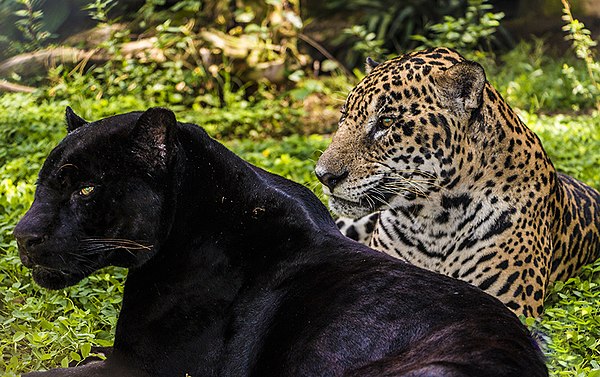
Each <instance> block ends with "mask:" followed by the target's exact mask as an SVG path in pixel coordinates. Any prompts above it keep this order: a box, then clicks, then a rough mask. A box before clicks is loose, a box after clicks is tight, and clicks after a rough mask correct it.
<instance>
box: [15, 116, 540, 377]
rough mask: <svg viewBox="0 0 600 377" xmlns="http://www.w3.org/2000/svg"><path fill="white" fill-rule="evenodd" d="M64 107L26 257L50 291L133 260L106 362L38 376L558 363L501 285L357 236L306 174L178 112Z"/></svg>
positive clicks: (26, 234)
mask: <svg viewBox="0 0 600 377" xmlns="http://www.w3.org/2000/svg"><path fill="white" fill-rule="evenodd" d="M67 120H68V129H69V133H68V135H67V136H66V137H65V139H64V140H63V141H62V142H61V143H60V144H59V145H58V146H57V147H56V148H55V149H54V150H53V151H52V152H51V153H50V155H49V156H48V159H47V160H46V162H45V164H44V166H43V168H42V170H41V172H40V174H39V183H38V187H37V191H36V195H35V200H34V202H33V204H32V207H31V209H30V210H29V211H28V212H27V214H26V215H25V216H24V217H23V219H22V220H21V221H20V223H19V224H18V225H17V227H16V228H15V232H14V233H15V237H16V238H17V241H18V245H19V250H20V254H21V259H22V261H23V263H24V264H25V265H26V266H28V267H30V268H32V271H33V277H34V279H35V281H36V282H37V283H38V284H40V285H42V286H44V287H47V288H51V289H60V288H62V287H65V286H68V285H72V284H75V283H77V282H78V281H79V280H81V279H82V278H84V277H85V276H87V275H89V274H91V273H92V272H93V271H95V270H97V269H99V268H101V267H104V266H108V265H117V266H124V267H129V274H128V277H127V281H126V284H125V291H124V297H123V306H122V310H121V313H120V316H119V320H118V324H117V330H116V335H115V343H114V349H113V352H112V354H111V355H110V356H109V357H108V359H107V360H106V361H102V362H93V363H89V364H87V365H84V366H80V367H74V368H67V369H54V370H51V371H48V372H41V373H39V374H38V373H33V374H31V375H35V376H38V375H40V376H182V377H183V376H185V375H186V373H187V374H188V375H190V376H194V377H197V376H202V377H206V376H392V375H393V376H546V375H547V370H546V367H545V365H544V361H543V358H542V356H541V354H540V352H539V349H538V348H537V346H536V344H535V342H534V341H533V340H532V339H531V337H530V335H529V333H528V331H527V329H526V328H525V327H524V326H523V325H522V324H521V323H520V322H519V320H518V319H517V318H516V317H515V315H514V314H512V313H511V312H510V311H509V310H508V309H506V308H505V307H504V306H503V305H502V304H501V303H500V302H499V301H498V300H496V299H494V298H492V297H491V296H488V295H486V294H484V293H483V292H481V291H480V290H478V289H477V288H474V287H472V286H470V285H469V284H467V283H463V282H460V281H457V280H455V279H452V278H449V277H445V276H442V275H437V274H434V273H432V272H428V271H425V270H422V269H419V268H417V267H414V266H411V265H408V264H405V263H403V262H400V261H398V260H396V259H394V258H392V257H389V256H386V255H384V254H382V253H379V252H375V251H373V250H371V249H369V248H367V247H366V246H363V245H361V244H359V243H356V242H354V241H352V240H350V239H348V238H346V237H344V236H343V235H341V234H340V233H339V231H338V230H337V227H336V225H335V223H334V222H333V220H332V219H331V218H330V216H329V213H328V212H327V210H326V208H325V207H324V206H323V205H322V204H321V202H320V201H319V200H318V199H317V198H316V197H315V196H314V195H313V194H312V193H311V192H310V191H309V190H308V189H306V188H305V187H303V186H301V185H298V184H295V183H293V182H290V181H288V180H286V179H284V178H282V177H279V176H276V175H273V174H269V173H267V172H265V171H263V170H261V169H259V168H257V167H254V166H252V165H250V164H248V163H247V162H245V161H243V160H241V159H240V158H238V157H236V156H235V155H234V154H233V153H231V152H230V151H228V150H227V149H226V148H224V147H223V146H222V145H221V144H219V143H218V142H216V141H215V140H213V139H211V138H210V137H209V136H208V135H207V134H206V133H205V132H204V131H203V130H202V129H201V128H199V127H197V126H195V125H191V124H182V123H178V122H177V121H176V119H175V116H174V115H173V113H172V112H170V111H169V110H166V109H161V108H152V109H149V110H147V111H146V112H143V113H141V112H135V113H129V114H123V115H117V116H113V117H110V118H107V119H103V120H100V121H97V122H93V123H87V122H85V121H84V120H82V119H81V118H79V117H78V116H76V115H75V114H74V113H73V112H72V111H71V110H70V109H67Z"/></svg>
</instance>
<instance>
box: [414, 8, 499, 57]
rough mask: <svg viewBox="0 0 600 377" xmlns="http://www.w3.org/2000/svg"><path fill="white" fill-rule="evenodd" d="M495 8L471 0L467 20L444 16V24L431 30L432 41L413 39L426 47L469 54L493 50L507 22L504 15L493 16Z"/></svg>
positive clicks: (422, 36)
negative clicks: (500, 28) (496, 35)
mask: <svg viewBox="0 0 600 377" xmlns="http://www.w3.org/2000/svg"><path fill="white" fill-rule="evenodd" d="M493 8H494V7H493V6H492V5H491V4H488V3H487V0H469V5H468V7H467V10H466V12H465V14H464V16H462V17H453V16H449V15H448V16H444V21H443V22H441V23H437V24H433V25H430V26H427V31H428V32H429V33H430V34H431V35H432V36H431V37H427V36H425V35H413V36H412V38H413V39H414V40H416V41H419V42H421V43H422V44H423V45H424V46H426V47H438V46H445V47H450V48H456V49H460V50H463V51H468V50H476V49H477V47H478V46H480V45H482V44H483V45H484V46H486V47H488V49H489V48H490V47H491V46H490V43H491V40H492V38H493V34H494V33H495V32H496V30H497V28H498V26H500V20H501V19H502V18H504V13H502V12H499V13H492V12H491V11H492V9H493Z"/></svg>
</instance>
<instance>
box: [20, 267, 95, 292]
mask: <svg viewBox="0 0 600 377" xmlns="http://www.w3.org/2000/svg"><path fill="white" fill-rule="evenodd" d="M31 275H32V276H33V280H34V281H35V282H36V283H37V284H38V285H40V286H41V287H44V288H48V289H62V288H65V287H68V286H71V285H74V284H76V283H78V282H79V281H80V280H81V279H83V278H84V276H77V275H75V274H73V273H70V272H66V271H62V270H57V269H54V268H49V267H42V266H34V267H33V268H32V270H31Z"/></svg>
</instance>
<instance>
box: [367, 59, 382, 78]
mask: <svg viewBox="0 0 600 377" xmlns="http://www.w3.org/2000/svg"><path fill="white" fill-rule="evenodd" d="M378 65H379V63H378V62H376V61H375V60H373V59H371V57H369V56H368V57H367V61H365V72H366V73H367V75H368V74H369V73H371V71H372V70H373V68H375V67H377V66H378Z"/></svg>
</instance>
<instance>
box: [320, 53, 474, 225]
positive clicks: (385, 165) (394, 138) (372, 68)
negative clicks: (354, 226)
mask: <svg viewBox="0 0 600 377" xmlns="http://www.w3.org/2000/svg"><path fill="white" fill-rule="evenodd" d="M367 72H368V74H367V76H366V77H365V78H364V79H363V80H362V81H361V82H360V83H359V84H358V85H357V86H356V87H355V88H354V89H353V90H352V91H351V92H350V94H349V96H348V99H347V100H346V103H345V105H344V106H343V108H342V111H341V112H342V116H341V118H340V120H339V129H338V131H337V132H336V134H335V136H334V138H333V141H332V143H331V145H330V146H329V147H328V148H327V150H326V151H325V152H324V153H323V155H322V156H321V158H320V159H319V161H318V163H317V166H316V169H315V172H316V175H317V177H318V178H319V180H320V181H321V182H322V183H323V185H324V191H325V193H326V194H328V195H329V196H330V207H331V209H332V210H333V211H334V212H335V213H337V214H338V215H342V216H349V217H354V218H356V217H360V216H363V215H365V214H367V213H370V212H373V211H375V210H378V209H381V208H384V207H387V206H389V205H395V204H399V205H402V204H403V203H405V204H406V205H410V204H411V203H415V202H416V201H419V200H427V198H428V197H429V196H430V195H431V194H432V193H434V192H438V191H440V190H442V189H443V188H448V187H451V186H453V185H456V184H457V182H458V181H457V180H458V177H459V175H460V174H461V173H462V172H461V169H463V168H464V164H465V162H466V161H467V160H468V159H472V158H473V156H472V154H470V151H469V150H470V147H469V145H468V144H469V138H468V134H469V132H471V131H470V129H469V125H470V124H471V123H472V121H473V119H474V118H475V117H476V115H477V113H478V111H479V109H480V107H481V105H482V97H483V91H484V87H485V83H486V79H485V73H484V70H483V68H482V67H481V66H480V65H479V64H477V63H474V62H470V61H467V60H465V59H464V58H463V57H462V56H460V55H459V54H457V53H456V52H454V51H451V50H448V49H444V48H437V49H433V50H426V51H421V52H416V53H412V54H408V55H404V56H401V57H398V58H395V59H392V60H389V61H386V62H384V63H381V64H378V63H375V62H373V61H372V60H370V59H368V60H367Z"/></svg>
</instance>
